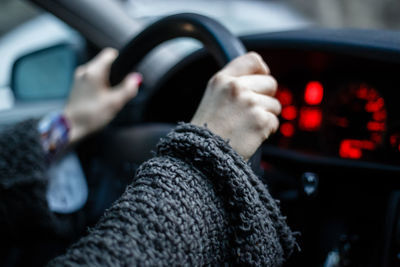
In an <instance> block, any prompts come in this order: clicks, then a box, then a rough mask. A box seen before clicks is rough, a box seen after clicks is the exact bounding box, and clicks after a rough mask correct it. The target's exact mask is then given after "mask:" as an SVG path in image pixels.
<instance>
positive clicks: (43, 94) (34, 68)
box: [11, 44, 77, 101]
mask: <svg viewBox="0 0 400 267" xmlns="http://www.w3.org/2000/svg"><path fill="white" fill-rule="evenodd" d="M76 65H77V52H76V51H75V49H74V48H73V47H72V46H71V45H67V44H59V45H55V46H51V47H48V48H45V49H42V50H39V51H35V52H33V53H30V54H27V55H24V56H22V57H20V58H19V59H17V60H16V61H15V63H14V66H13V69H12V77H11V88H12V90H13V92H14V95H15V98H16V100H18V101H34V100H50V99H62V98H65V97H66V96H67V95H68V92H69V90H70V87H71V84H72V81H73V74H74V71H75V68H76Z"/></svg>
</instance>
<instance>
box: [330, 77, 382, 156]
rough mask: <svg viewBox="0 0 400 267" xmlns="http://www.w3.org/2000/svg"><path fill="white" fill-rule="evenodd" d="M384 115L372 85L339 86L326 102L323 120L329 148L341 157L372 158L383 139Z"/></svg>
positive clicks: (379, 96) (378, 95)
mask: <svg viewBox="0 0 400 267" xmlns="http://www.w3.org/2000/svg"><path fill="white" fill-rule="evenodd" d="M386 116H387V114H386V107H385V102H384V99H383V98H382V96H381V95H380V94H379V92H378V91H377V90H376V89H375V88H373V87H372V86H370V85H368V84H364V83H362V84H360V83H357V84H350V85H347V86H345V87H343V88H341V89H340V90H339V91H338V92H337V95H336V98H335V99H334V100H333V101H332V102H331V103H329V111H328V116H327V117H326V121H325V135H326V137H327V138H328V139H327V140H328V142H329V147H330V148H331V152H334V153H336V154H338V155H339V156H340V157H341V158H350V159H367V160H368V159H372V158H373V155H374V153H373V152H374V151H376V150H377V149H378V148H379V146H380V145H381V144H382V142H383V135H384V133H385V130H386ZM332 150H334V151H332Z"/></svg>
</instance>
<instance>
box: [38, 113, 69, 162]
mask: <svg viewBox="0 0 400 267" xmlns="http://www.w3.org/2000/svg"><path fill="white" fill-rule="evenodd" d="M69 130H70V125H69V123H68V121H67V119H66V118H65V116H64V115H63V114H62V113H61V112H52V113H50V114H48V115H46V116H45V117H43V118H42V119H41V120H40V121H39V124H38V131H39V133H40V137H41V141H42V146H43V150H44V151H45V153H46V158H47V159H48V161H49V162H50V161H51V160H53V159H54V157H55V156H56V155H57V154H58V153H59V152H60V151H62V150H63V149H64V148H65V147H66V146H67V144H68V133H69Z"/></svg>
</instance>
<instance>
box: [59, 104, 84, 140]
mask: <svg viewBox="0 0 400 267" xmlns="http://www.w3.org/2000/svg"><path fill="white" fill-rule="evenodd" d="M63 116H64V118H65V120H66V121H67V122H68V125H69V133H68V144H70V145H71V144H75V143H77V142H78V141H79V140H81V139H82V138H83V137H84V136H85V131H84V129H82V127H81V126H80V125H79V121H77V120H76V119H75V116H74V115H73V114H72V113H71V112H70V111H69V110H68V109H65V110H64V111H63Z"/></svg>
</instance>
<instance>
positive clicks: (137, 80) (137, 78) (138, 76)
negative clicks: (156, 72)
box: [129, 72, 143, 86]
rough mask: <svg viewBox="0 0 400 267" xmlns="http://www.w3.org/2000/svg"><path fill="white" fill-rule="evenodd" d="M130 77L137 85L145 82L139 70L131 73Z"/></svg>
mask: <svg viewBox="0 0 400 267" xmlns="http://www.w3.org/2000/svg"><path fill="white" fill-rule="evenodd" d="M129 79H130V80H131V81H133V82H134V83H135V84H136V85H137V86H140V85H141V84H142V82H143V76H142V74H140V73H138V72H134V73H131V74H129Z"/></svg>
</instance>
